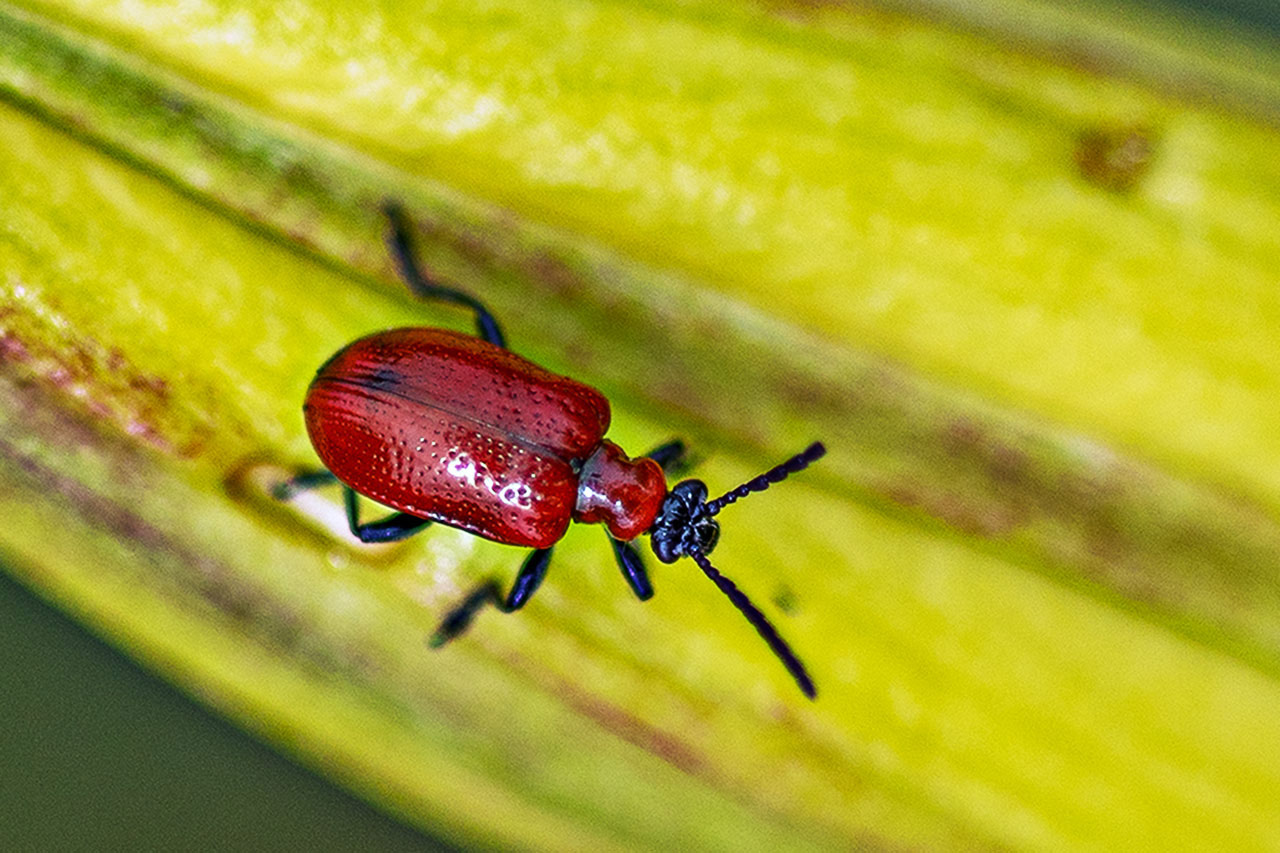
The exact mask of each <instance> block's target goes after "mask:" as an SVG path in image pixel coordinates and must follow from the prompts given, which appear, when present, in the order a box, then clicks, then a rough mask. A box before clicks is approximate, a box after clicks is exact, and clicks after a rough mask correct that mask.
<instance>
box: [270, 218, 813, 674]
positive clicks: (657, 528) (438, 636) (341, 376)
mask: <svg viewBox="0 0 1280 853" xmlns="http://www.w3.org/2000/svg"><path fill="white" fill-rule="evenodd" d="M386 213H387V215H388V217H389V219H390V222H391V228H390V236H389V238H388V245H389V248H390V250H391V254H392V256H393V257H394V259H395V262H396V265H397V267H398V268H399V271H400V273H401V275H402V276H403V277H404V279H405V282H406V283H407V284H408V286H409V289H410V290H412V291H413V293H414V294H415V295H416V296H418V297H419V298H421V299H424V300H435V301H441V302H449V303H454V304H457V305H461V306H463V307H465V308H468V309H470V311H471V312H472V313H473V314H474V316H475V324H476V331H477V335H478V336H476V337H473V336H471V335H464V334H461V333H458V332H452V331H448V330H445V329H434V328H411V329H393V330H390V331H385V332H378V333H376V334H373V335H369V336H368V337H365V338H361V339H360V340H358V341H356V342H355V343H352V344H350V345H348V346H346V347H344V348H343V349H342V350H340V351H339V352H338V353H337V354H336V355H334V356H333V357H332V358H330V359H329V360H328V361H327V362H325V363H324V365H322V366H321V367H320V370H319V371H318V372H317V373H316V377H315V379H314V380H312V382H311V387H310V388H309V389H308V391H307V395H306V401H305V403H304V405H303V411H304V414H305V417H306V424H307V432H308V434H309V435H310V437H311V443H312V444H313V445H314V446H315V450H316V453H317V454H318V455H319V457H320V459H321V460H322V461H323V462H324V464H325V466H326V468H327V469H328V470H326V471H321V472H316V473H312V474H302V475H299V476H297V477H294V478H293V479H291V480H289V481H287V482H286V483H283V484H281V485H280V486H279V487H277V489H276V494H277V496H278V497H280V498H281V499H288V498H289V497H290V496H292V495H293V494H295V493H297V492H298V491H299V490H302V489H308V488H314V487H316V486H321V485H325V484H328V483H332V482H334V481H335V480H336V481H340V482H341V483H342V485H343V487H344V489H345V499H346V512H347V520H348V522H349V524H350V527H351V532H352V533H353V534H354V535H355V536H356V537H357V538H358V539H359V540H360V541H362V542H391V541H395V540H399V539H404V538H406V537H408V536H410V535H412V534H414V533H417V532H418V531H420V530H422V529H423V528H425V527H427V526H428V525H430V524H433V523H438V524H444V525H448V526H449V527H456V528H459V529H461V530H465V531H467V532H469V533H474V534H476V535H477V536H481V537H484V538H485V539H491V540H493V541H495V542H502V543H505V544H508V545H519V546H523V547H527V548H532V549H533V551H532V552H531V553H530V554H529V556H528V557H527V558H526V559H525V561H524V564H523V566H522V567H521V569H520V572H519V574H518V575H516V579H515V583H514V584H513V585H512V587H511V590H510V591H509V592H508V593H507V594H506V595H505V596H504V595H503V594H502V592H501V589H500V588H499V586H498V583H497V581H495V580H490V581H488V582H486V583H484V584H482V585H481V586H479V587H478V588H477V589H476V590H475V591H474V592H472V593H471V594H470V595H469V596H467V598H466V599H465V600H464V601H462V602H461V603H460V604H459V605H458V606H457V607H455V608H454V609H453V610H452V611H451V612H450V613H448V615H446V616H445V618H444V620H443V622H442V623H441V624H440V627H439V628H438V629H437V631H436V633H435V634H434V635H433V637H432V639H431V644H432V645H433V646H440V645H443V644H444V643H445V642H447V641H449V640H450V639H452V638H454V637H456V636H457V635H458V634H460V633H462V631H464V630H465V629H466V628H467V626H468V625H469V624H470V623H471V620H472V618H473V617H474V616H475V614H476V612H477V611H478V610H479V609H480V608H482V607H483V606H485V605H486V604H492V605H494V606H496V607H497V609H499V610H501V611H503V612H507V613H510V612H513V611H516V610H519V609H520V608H521V607H523V606H524V605H525V604H526V603H527V602H528V600H529V597H530V596H531V595H533V593H534V591H535V590H536V589H537V588H538V586H539V584H541V583H542V579H543V577H544V576H545V575H546V572H547V565H548V564H549V563H550V561H551V552H552V549H553V548H554V547H555V543H556V542H557V541H559V540H560V538H561V537H562V536H564V533H565V531H566V530H567V529H568V527H569V522H570V521H580V522H599V523H601V524H604V526H605V528H606V529H607V530H608V532H609V544H610V545H611V546H612V548H613V553H614V556H615V558H616V559H617V562H618V566H619V567H620V568H621V569H622V575H623V577H624V578H626V581H627V583H628V584H629V585H630V586H631V590H632V591H633V592H634V593H635V594H636V596H637V597H638V598H640V599H641V600H642V601H643V600H647V599H648V598H650V597H651V596H652V595H653V586H652V585H651V584H650V582H649V576H648V574H647V573H646V571H645V567H644V563H643V561H642V560H641V557H640V553H639V552H638V551H637V550H636V548H635V545H634V544H633V543H634V542H635V540H636V539H637V538H639V537H640V536H641V535H643V534H647V535H648V536H649V543H650V545H651V546H652V548H653V553H654V554H655V555H656V556H657V558H658V559H659V560H661V561H662V562H664V563H672V562H675V561H676V560H677V559H678V558H680V557H689V558H690V559H692V560H693V561H694V562H695V563H697V565H698V567H699V568H701V569H702V571H703V572H704V573H705V574H706V575H707V577H709V578H710V579H711V581H712V582H713V583H714V584H715V585H716V586H717V587H719V588H720V591H721V592H723V593H724V594H725V595H726V596H728V597H729V600H730V601H732V602H733V604H734V606H736V607H737V608H738V610H740V611H741V612H742V614H743V615H744V616H746V618H747V620H748V621H749V622H750V623H751V624H752V625H753V626H755V629H756V631H758V632H759V633H760V636H761V637H763V638H764V641H765V642H766V643H768V644H769V648H770V649H772V650H773V653H774V654H775V655H777V656H778V658H779V659H780V660H781V661H782V663H783V665H784V666H786V668H787V670H788V671H789V672H790V673H791V675H792V677H794V678H795V680H796V683H797V684H798V685H799V686H800V689H801V691H803V692H804V694H805V695H806V696H808V697H809V698H811V699H812V698H813V697H814V696H815V695H816V688H815V687H814V684H813V679H812V678H810V677H809V673H808V672H807V671H806V670H805V667H804V664H802V663H801V662H800V659H799V658H798V657H796V655H795V653H794V652H793V651H792V650H791V647H790V646H789V645H787V643H786V641H785V640H783V639H782V637H781V636H779V634H778V632H777V630H776V629H775V628H774V627H773V625H772V624H771V623H770V622H769V620H768V619H767V618H766V617H765V615H764V614H763V613H761V612H760V610H759V608H757V607H756V606H755V605H754V604H752V603H751V600H750V599H749V598H747V596H746V594H745V593H743V592H742V591H741V590H740V589H738V587H737V586H736V585H735V584H734V583H733V581H731V580H729V579H728V578H726V577H725V576H724V575H722V574H720V572H719V571H717V570H716V568H715V567H714V566H712V565H711V562H710V560H708V559H707V555H708V554H710V553H711V551H712V549H713V548H714V547H715V545H716V540H717V539H718V538H719V536H720V526H719V523H718V522H717V521H716V515H717V514H718V513H719V512H720V511H721V510H722V509H724V508H725V507H726V506H728V505H729V504H731V503H733V502H735V501H737V500H739V499H740V498H743V497H745V496H747V495H748V494H750V493H752V492H759V491H763V490H764V489H767V488H768V487H769V486H770V485H771V484H773V483H777V482H779V481H780V480H782V479H784V478H786V477H787V476H788V475H790V474H794V473H796V472H797V471H800V470H802V469H804V468H805V467H807V466H808V465H809V464H810V463H812V462H814V461H815V460H816V459H818V458H819V457H821V456H822V455H823V454H824V453H825V452H826V450H825V448H824V447H823V446H822V445H821V444H819V443H814V444H812V445H810V446H809V447H808V448H806V449H805V450H804V451H802V452H801V453H798V454H796V455H795V456H793V457H791V458H790V459H788V460H787V461H785V462H783V463H782V464H781V465H778V466H776V467H774V468H771V469H769V470H768V471H766V472H765V473H763V474H761V475H760V476H758V477H755V478H754V479H751V480H749V481H747V482H746V483H743V484H742V485H740V486H738V487H737V488H735V489H733V490H731V491H729V492H726V493H725V494H723V495H721V496H720V497H718V498H715V499H713V500H708V499H707V487H706V485H704V484H703V483H702V481H700V480H684V481H683V482H681V483H678V484H677V485H676V486H675V487H674V488H672V489H670V490H668V489H667V482H666V476H665V473H664V472H665V471H666V470H669V469H671V468H673V467H674V466H676V465H677V464H678V463H679V462H680V461H681V459H682V458H683V456H684V453H685V447H684V444H683V443H682V442H680V441H672V442H669V443H667V444H663V445H661V446H660V447H657V448H655V449H653V450H652V451H650V452H649V453H647V454H645V455H644V456H642V457H640V458H637V459H630V458H628V457H627V455H626V454H625V453H623V451H622V449H621V448H620V447H618V445H616V444H614V443H613V442H611V441H608V440H607V439H605V438H604V434H605V431H606V430H607V429H608V427H609V403H608V401H607V400H605V398H604V396H603V395H602V394H601V393H600V392H599V391H597V390H595V389H594V388H591V387H589V386H587V385H584V384H582V383H581V382H578V381H576V380H573V379H568V378H566V377H564V376H559V375H557V374H554V373H551V372H550V371H548V370H545V369H543V368H541V367H539V366H538V365H536V364H534V363H533V362H531V361H528V360H527V359H524V358H521V357H520V356H518V355H516V354H515V353H513V352H511V351H510V350H509V349H507V346H506V340H505V338H504V337H503V334H502V330H501V328H500V327H499V325H498V323H497V321H496V320H495V319H494V317H493V315H492V314H491V313H490V312H489V310H488V308H486V307H485V305H484V304H483V303H482V302H480V301H479V300H478V299H476V298H475V297H473V296H471V295H470V294H468V293H465V292H463V291H461V290H456V289H454V288H451V287H445V286H442V285H440V284H437V283H435V282H433V281H432V280H431V279H429V278H428V277H427V275H426V274H424V272H423V271H422V269H421V268H420V267H419V265H418V263H417V261H416V259H415V255H414V252H413V247H412V244H411V241H410V236H409V225H408V221H407V219H406V217H405V215H404V213H403V212H402V211H401V210H400V208H399V207H398V206H396V205H388V206H387V208H386ZM357 494H360V495H364V496H365V497H368V498H371V499H373V500H374V501H376V502H378V503H380V504H383V505H385V506H388V507H390V508H392V509H394V510H396V512H395V513H394V514H392V515H390V516H388V517H386V518H383V519H380V520H377V521H366V522H361V521H360V520H359V508H358V506H357Z"/></svg>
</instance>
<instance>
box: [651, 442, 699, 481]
mask: <svg viewBox="0 0 1280 853" xmlns="http://www.w3.org/2000/svg"><path fill="white" fill-rule="evenodd" d="M688 455H689V448H687V447H685V445H684V442H683V441H681V440H680V439H678V438H677V439H676V440H675V441H668V442H667V443H666V444H660V445H658V446H657V447H655V448H654V449H653V450H650V451H649V452H648V453H646V454H645V456H648V457H649V458H650V459H652V460H653V461H654V462H657V463H658V464H659V465H661V466H662V470H663V471H666V472H667V473H668V474H670V473H671V472H672V471H674V470H678V469H680V468H683V467H684V464H685V461H686V457H688Z"/></svg>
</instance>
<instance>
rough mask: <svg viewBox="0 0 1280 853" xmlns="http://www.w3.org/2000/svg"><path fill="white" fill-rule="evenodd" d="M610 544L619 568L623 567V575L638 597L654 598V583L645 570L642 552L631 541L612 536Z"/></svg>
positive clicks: (642, 599) (642, 598)
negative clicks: (623, 540)
mask: <svg viewBox="0 0 1280 853" xmlns="http://www.w3.org/2000/svg"><path fill="white" fill-rule="evenodd" d="M609 544H610V545H612V546H613V556H614V557H616V558H617V560H618V568H620V569H622V576H623V577H624V578H626V579H627V584H628V585H629V586H630V587H631V591H632V592H634V593H635V594H636V598H638V599H640V600H641V601H648V600H649V599H651V598H653V584H651V583H649V573H648V572H646V571H645V570H644V561H643V560H642V559H640V552H639V551H637V550H636V549H635V546H633V545H632V544H631V543H630V542H619V541H618V540H617V539H614V538H613V537H612V536H610V537H609Z"/></svg>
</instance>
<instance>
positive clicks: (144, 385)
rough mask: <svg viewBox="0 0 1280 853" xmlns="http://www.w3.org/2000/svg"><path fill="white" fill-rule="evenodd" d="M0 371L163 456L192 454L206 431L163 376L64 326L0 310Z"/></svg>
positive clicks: (208, 427)
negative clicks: (49, 391)
mask: <svg viewBox="0 0 1280 853" xmlns="http://www.w3.org/2000/svg"><path fill="white" fill-rule="evenodd" d="M66 329H73V331H70V332H68V331H66ZM0 368H2V369H4V370H5V371H6V372H7V373H8V374H9V375H12V376H15V377H20V378H25V379H28V380H34V381H42V382H44V383H45V384H46V385H47V386H49V387H50V388H53V389H56V390H57V391H58V392H59V394H60V395H61V396H62V398H63V400H64V402H65V403H68V404H70V405H71V406H73V407H74V408H78V409H80V410H81V411H83V412H85V413H87V414H89V415H91V416H92V417H93V418H94V419H95V420H96V421H99V422H104V423H107V424H111V425H114V426H115V427H116V428H117V429H119V430H120V431H121V432H123V433H124V434H125V435H128V436H131V437H134V438H138V439H141V440H142V441H144V442H145V443H147V444H149V445H150V446H152V447H154V448H156V449H158V450H161V451H164V452H166V453H171V454H174V455H176V456H181V457H187V458H189V457H194V456H196V455H197V454H199V452H200V451H201V449H202V448H203V447H204V446H205V444H206V443H207V442H208V440H209V439H210V438H211V437H212V435H213V426H212V425H211V424H210V423H209V422H208V421H207V420H203V419H195V418H194V417H193V412H192V411H191V410H190V409H187V410H183V411H177V410H175V407H174V405H173V399H172V397H173V395H172V393H171V390H170V386H169V383H168V381H167V380H166V379H164V378H163V377H161V376H157V375H154V374H150V373H147V372H146V371H143V370H141V369H140V368H138V367H137V366H136V365H134V364H133V362H132V361H131V360H130V359H129V357H128V356H127V355H126V354H125V352H124V351H123V350H121V349H120V348H118V347H106V346H104V345H102V344H101V343H99V342H98V341H97V340H95V339H94V338H92V337H91V336H89V335H88V334H86V333H85V332H84V331H83V330H80V329H74V327H72V326H71V324H65V325H63V326H59V325H54V324H44V323H38V322H32V320H31V318H29V317H25V316H20V315H19V314H18V312H16V311H12V310H9V311H4V312H0Z"/></svg>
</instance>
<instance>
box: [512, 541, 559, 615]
mask: <svg viewBox="0 0 1280 853" xmlns="http://www.w3.org/2000/svg"><path fill="white" fill-rule="evenodd" d="M550 563H551V549H550V548H539V549H537V550H536V551H532V552H530V554H529V556H528V557H525V559H524V565H522V566H521V567H520V574H518V575H516V582H515V583H513V584H512V585H511V592H510V593H509V594H508V595H507V600H506V603H505V604H504V605H503V606H502V611H503V612H504V613H512V612H514V611H516V610H519V609H520V608H521V607H524V605H525V602H527V601H528V600H529V597H530V596H531V595H533V593H534V592H535V591H536V590H537V589H538V587H539V586H540V585H541V584H542V579H543V578H545V577H546V576H547V566H548V565H549V564H550Z"/></svg>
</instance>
